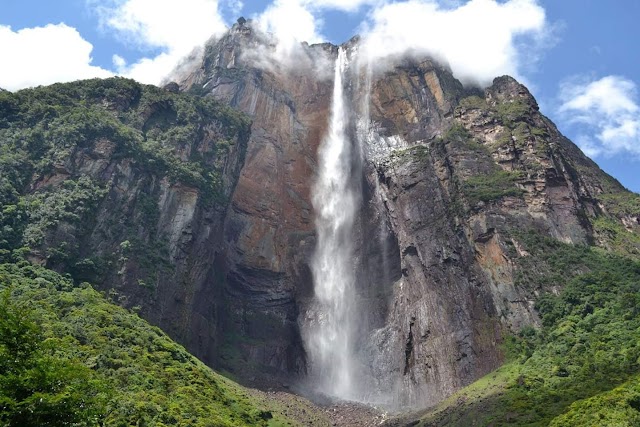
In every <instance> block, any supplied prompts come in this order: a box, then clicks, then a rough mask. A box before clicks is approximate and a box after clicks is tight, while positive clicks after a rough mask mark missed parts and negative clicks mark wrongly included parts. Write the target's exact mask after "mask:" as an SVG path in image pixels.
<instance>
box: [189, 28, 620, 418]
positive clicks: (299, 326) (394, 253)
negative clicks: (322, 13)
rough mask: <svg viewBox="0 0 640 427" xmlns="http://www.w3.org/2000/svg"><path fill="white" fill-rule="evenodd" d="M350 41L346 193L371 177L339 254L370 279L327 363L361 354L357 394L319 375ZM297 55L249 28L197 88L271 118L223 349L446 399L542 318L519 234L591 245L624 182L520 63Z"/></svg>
mask: <svg viewBox="0 0 640 427" xmlns="http://www.w3.org/2000/svg"><path fill="white" fill-rule="evenodd" d="M339 51H342V52H344V55H345V59H346V61H347V62H348V64H349V65H348V66H347V67H345V68H344V69H343V71H342V73H341V74H340V75H339V78H340V79H341V82H340V85H341V87H340V88H341V90H342V93H341V97H342V99H343V104H344V105H343V106H342V108H343V109H344V113H343V118H344V120H345V123H343V124H342V125H341V126H342V130H341V132H342V136H341V138H342V143H343V144H345V145H344V148H347V151H348V152H349V157H348V159H346V160H345V161H344V162H343V163H342V166H341V167H343V168H344V170H342V172H344V173H343V174H341V175H340V176H341V177H343V179H349V180H350V181H351V182H349V183H348V184H347V183H344V185H342V184H341V185H334V186H333V187H334V190H335V191H339V192H342V194H341V196H348V195H349V192H351V191H353V192H354V194H353V197H351V196H349V197H347V198H348V199H349V201H350V202H349V203H351V202H353V203H354V206H353V209H352V210H351V207H349V209H347V207H345V210H351V212H352V215H353V218H352V219H350V220H349V221H348V225H349V227H348V228H349V230H348V231H347V232H346V233H347V234H345V235H344V236H342V237H341V239H343V242H342V243H341V245H342V246H340V247H339V248H338V249H336V250H334V251H333V256H335V257H336V258H335V260H334V261H335V263H334V266H336V268H337V270H339V271H342V272H343V273H342V274H341V277H342V279H345V280H347V281H349V282H352V283H351V284H350V285H349V286H350V289H351V290H350V291H349V292H347V293H345V294H344V301H342V302H341V304H345V305H346V306H347V307H348V310H346V311H345V313H348V318H343V319H342V320H343V322H344V327H345V330H342V331H339V330H336V331H335V332H336V334H337V335H336V336H340V334H342V333H345V334H346V335H343V336H342V337H343V338H342V339H348V340H349V344H348V350H347V351H345V352H341V351H334V352H333V353H332V352H329V353H330V354H329V356H327V357H329V358H335V360H334V365H335V366H348V367H349V368H348V374H344V373H341V374H336V372H339V371H340V369H337V370H336V371H334V372H333V373H332V374H331V375H330V377H331V382H333V383H336V384H340V381H342V380H343V379H344V378H343V377H344V376H345V375H348V378H347V379H346V380H345V381H346V383H349V386H348V392H345V391H344V390H346V389H345V388H340V387H338V388H336V389H332V388H331V387H327V386H326V384H325V385H324V386H323V385H320V384H319V383H320V382H319V381H314V380H313V379H314V378H316V377H314V376H317V375H318V374H319V372H322V369H323V368H322V367H321V366H320V365H319V362H318V360H320V359H321V358H322V357H325V356H326V355H324V356H322V355H320V354H319V353H318V352H319V350H318V345H317V343H318V342H319V341H318V339H317V338H318V336H315V337H314V335H313V334H317V333H318V329H317V328H315V327H314V326H313V324H314V322H318V321H321V318H322V313H321V311H322V310H320V311H319V310H318V307H321V306H322V304H318V300H319V298H322V295H321V294H322V289H320V288H319V286H321V285H322V283H319V282H321V281H323V280H327V279H326V278H327V277H329V276H322V275H319V274H318V273H317V271H316V272H315V274H314V268H315V269H316V270H317V265H315V266H314V262H316V261H317V258H314V257H317V256H318V253H319V251H321V250H322V249H321V248H322V245H323V243H322V242H321V240H322V231H321V230H320V229H319V227H322V226H323V225H322V224H323V218H322V214H321V212H320V210H321V209H322V208H323V205H322V203H318V201H317V200H315V199H314V191H315V192H316V193H315V194H316V196H317V192H318V188H317V187H316V188H314V185H317V183H318V182H319V180H322V176H323V172H322V165H323V162H324V160H323V159H322V155H323V154H322V153H323V151H322V150H323V148H322V146H323V144H325V143H326V141H327V138H330V135H331V132H332V130H331V125H332V118H335V114H334V113H335V97H336V81H337V77H338V76H337V75H336V74H335V72H334V71H335V70H336V68H335V67H336V60H337V59H338V56H339V53H338V52H339ZM291 55H293V56H289V57H287V58H288V60H287V61H285V62H282V57H280V56H278V52H277V50H276V48H275V46H273V45H271V44H270V42H269V39H268V37H266V36H264V35H261V34H259V33H258V32H257V31H256V30H254V29H253V28H252V26H251V23H250V22H242V23H238V24H236V25H235V26H234V27H233V28H232V29H231V30H230V32H229V33H228V34H227V35H226V36H224V37H223V38H222V39H220V40H217V41H211V42H210V43H209V44H208V45H207V46H206V49H205V54H204V57H203V59H202V62H201V63H199V64H198V65H197V66H196V67H195V68H194V69H193V70H192V72H191V73H190V74H188V75H187V76H186V77H183V78H182V79H181V80H180V81H179V82H178V83H179V85H180V88H181V90H183V91H188V92H193V93H197V94H200V95H202V96H210V97H214V98H216V99H220V100H223V101H225V102H228V103H229V104H231V105H232V106H234V107H236V108H238V109H239V110H241V111H243V112H245V113H247V114H248V115H249V116H250V117H251V118H252V120H253V124H252V128H251V136H250V138H249V141H248V145H247V151H246V157H245V160H244V163H243V166H242V170H241V171H240V174H239V177H238V180H237V184H236V185H235V187H234V190H233V193H232V195H231V198H230V206H229V210H228V211H227V213H226V216H225V218H224V224H223V239H224V251H223V252H221V254H220V256H219V257H218V258H217V263H218V265H219V270H218V271H219V272H220V273H219V274H220V275H219V277H220V282H219V284H220V288H219V289H220V290H219V294H218V297H217V298H218V301H219V303H218V305H217V306H218V307H220V310H221V314H220V317H219V319H218V323H217V325H218V326H217V327H218V330H217V336H218V337H219V341H218V342H220V343H222V346H223V347H224V349H225V350H224V351H222V352H221V353H220V354H218V357H217V358H216V359H215V360H213V361H210V362H209V363H211V364H212V365H214V366H217V367H222V368H224V369H227V370H230V371H231V372H232V373H233V374H234V375H237V376H239V377H241V378H244V379H245V381H247V382H252V383H258V384H273V381H274V378H276V379H277V381H280V382H282V383H285V384H291V385H294V386H298V387H300V388H301V389H302V390H303V391H305V392H312V393H313V392H319V393H324V394H328V395H330V396H334V397H339V398H349V399H354V400H360V401H363V402H370V403H375V404H381V405H386V406H388V407H391V408H399V407H407V406H412V407H425V406H429V405H432V404H435V403H437V402H438V401H439V400H441V399H443V398H444V397H446V396H448V395H449V394H451V393H452V392H453V391H455V390H457V389H458V388H460V387H462V386H464V385H466V384H468V383H470V382H471V381H473V380H474V379H477V378H478V377H480V376H482V375H484V374H485V373H487V372H489V371H490V370H492V369H494V368H496V367H497V366H499V364H500V363H501V362H502V358H503V356H502V352H501V350H500V348H501V347H500V344H501V342H502V339H503V336H504V334H505V333H506V332H507V331H514V330H518V329H519V328H521V327H522V326H524V325H528V324H535V323H536V322H538V319H537V317H536V313H535V310H534V308H533V300H534V297H535V295H536V294H537V293H539V292H540V291H541V289H532V288H528V287H525V286H522V285H520V284H519V283H518V281H517V275H518V271H516V267H515V265H514V263H513V260H514V259H515V258H516V257H521V256H527V254H526V253H523V252H522V251H521V249H520V246H519V244H518V232H525V231H526V230H535V231H537V232H540V233H543V234H546V235H549V236H552V237H555V238H557V239H560V240H563V241H567V242H574V243H585V242H590V241H592V239H593V238H594V237H593V233H592V229H591V225H590V221H591V220H592V218H593V216H594V215H595V214H597V213H598V212H600V209H601V208H600V207H599V206H598V204H597V203H596V202H595V201H594V200H595V197H596V196H597V194H599V193H600V192H602V191H603V188H604V187H605V186H614V187H615V186H617V187H616V188H618V189H619V188H620V187H619V185H618V184H617V183H615V181H612V180H611V179H610V178H609V177H607V176H606V175H604V174H603V173H602V172H601V171H600V170H599V169H598V168H597V166H595V164H593V163H592V162H591V161H590V160H588V159H587V158H586V157H585V156H584V155H583V154H582V153H581V152H580V151H579V150H578V149H577V148H576V147H575V146H574V145H573V144H572V143H571V142H570V141H568V140H566V139H565V138H564V137H562V135H560V134H559V133H558V131H557V129H556V128H555V126H554V125H553V124H552V123H551V122H549V121H548V120H547V119H546V118H545V117H544V116H542V115H541V114H540V113H539V112H538V107H537V104H536V103H535V100H534V99H533V98H532V97H531V95H530V94H529V92H528V91H527V90H526V88H524V87H523V86H522V85H520V84H518V83H517V82H515V80H513V79H511V78H509V77H500V78H498V79H496V80H495V81H494V83H493V85H492V86H490V87H489V88H487V89H486V90H482V89H478V88H473V87H463V86H462V84H460V82H458V81H457V80H456V79H455V78H454V77H453V76H452V75H451V73H450V72H449V71H448V70H447V69H446V67H443V66H441V65H439V64H437V63H435V62H433V61H431V60H429V59H423V60H415V59H397V60H395V61H394V62H393V63H392V64H391V65H389V64H385V67H384V68H381V67H377V66H376V64H368V63H367V62H366V58H364V57H360V55H361V53H360V52H359V51H358V40H357V39H354V40H352V41H350V42H349V43H346V44H345V45H343V46H342V47H341V48H340V49H339V48H338V47H336V46H332V45H328V44H323V45H314V46H308V45H302V46H300V48H299V50H297V51H294V53H293V54H291ZM339 200H342V203H344V198H343V199H339ZM185 215H188V211H185V212H183V213H182V214H181V217H183V218H184V217H185ZM345 245H346V246H348V248H349V250H347V251H343V250H341V249H344V247H345ZM325 255H326V256H328V257H329V261H327V262H328V263H329V264H331V260H330V256H331V255H332V254H331V253H328V254H325ZM345 258H346V259H345ZM314 259H315V260H316V261H314ZM345 266H349V267H350V268H351V269H350V270H349V271H347V272H346V273H344V268H345ZM345 274H346V276H347V277H346V278H345ZM323 277H324V278H323ZM325 315H326V313H325ZM314 328H315V329H314ZM345 337H347V338H345ZM325 341H326V340H325ZM314 343H315V344H314ZM188 345H190V348H191V349H192V350H194V351H196V352H197V353H202V352H207V349H206V348H203V347H202V346H201V345H200V344H199V343H194V342H188ZM345 358H346V359H348V360H345ZM327 363H328V362H326V361H325V362H322V364H327ZM324 369H325V371H326V367H325V368H324ZM336 375H337V377H335V378H334V376H336ZM341 390H342V391H341Z"/></svg>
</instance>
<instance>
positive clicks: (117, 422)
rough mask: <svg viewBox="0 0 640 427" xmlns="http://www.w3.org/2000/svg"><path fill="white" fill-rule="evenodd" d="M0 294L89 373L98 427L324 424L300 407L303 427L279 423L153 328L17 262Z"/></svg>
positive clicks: (271, 410)
mask: <svg viewBox="0 0 640 427" xmlns="http://www.w3.org/2000/svg"><path fill="white" fill-rule="evenodd" d="M0 287H1V288H3V289H7V288H8V289H10V293H11V298H10V301H11V303H12V304H15V305H16V306H17V307H20V310H21V311H25V312H33V314H34V318H36V319H38V323H39V324H40V326H41V328H42V330H43V335H44V337H45V338H46V340H47V341H48V342H50V343H53V344H54V345H53V346H50V347H51V348H54V349H55V354H53V355H52V356H54V357H56V358H58V359H62V360H74V361H80V362H82V363H83V364H84V365H85V366H87V367H88V368H90V370H91V372H92V380H93V381H95V382H96V383H97V384H101V386H100V387H98V388H99V390H98V391H99V392H100V393H101V395H102V398H103V399H102V400H105V399H106V403H105V402H103V403H102V406H100V407H99V409H100V411H99V412H100V413H99V414H98V415H99V419H101V421H102V422H103V423H104V425H106V426H129V425H144V426H162V425H185V426H186V425H189V426H244V425H251V426H254V425H255V426H259V425H264V426H267V425H268V426H278V425H296V424H303V425H310V424H312V423H313V424H318V425H321V424H323V423H324V420H323V419H322V417H320V416H318V415H317V414H313V413H312V411H311V410H310V408H307V407H305V408H304V409H306V410H307V411H308V412H309V418H308V419H307V420H304V419H303V420H298V421H294V420H290V419H287V418H286V417H285V416H284V415H282V413H281V412H282V411H283V410H284V407H283V405H282V404H281V403H276V402H272V401H270V400H269V399H268V398H267V397H265V396H264V395H257V394H254V392H252V391H250V390H247V389H245V388H243V387H241V386H239V385H237V384H235V383H233V382H232V381H230V380H228V379H226V378H224V377H222V376H220V375H218V374H216V373H214V372H213V371H212V370H211V369H209V368H208V367H206V366H205V365H204V364H203V363H201V362H200V361H199V360H197V359H196V358H195V357H193V356H191V355H190V354H189V353H187V351H186V350H185V349H184V348H183V347H181V346H180V345H178V344H176V343H175V342H173V341H172V340H171V339H170V338H169V337H167V335H166V334H164V333H163V332H162V331H161V330H160V329H158V328H156V327H153V326H151V325H149V324H148V323H147V322H146V321H144V320H142V319H141V318H139V317H138V316H137V315H135V314H133V313H131V312H129V311H127V310H125V309H123V308H121V307H119V306H117V305H115V304H112V303H111V302H109V301H108V300H107V299H105V298H104V297H103V295H102V294H100V293H99V292H97V291H95V290H94V289H93V288H91V286H89V285H88V284H83V285H82V286H80V287H74V286H73V283H72V282H71V280H70V279H68V278H65V277H63V276H61V275H59V274H57V273H55V272H52V271H50V270H47V269H44V268H41V267H37V266H33V265H30V264H28V263H27V262H20V263H18V264H4V265H0ZM4 374H5V373H4V372H0V379H2V375H4ZM0 394H1V392H0ZM1 400H2V396H0V401H1ZM293 403H295V402H293ZM299 405H303V406H304V403H299ZM0 421H1V420H0ZM0 425H1V423H0Z"/></svg>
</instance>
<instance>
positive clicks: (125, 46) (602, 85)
mask: <svg viewBox="0 0 640 427" xmlns="http://www.w3.org/2000/svg"><path fill="white" fill-rule="evenodd" d="M0 6H1V7H0V56H1V57H2V63H3V65H2V67H0V87H4V88H8V89H10V90H16V89H19V88H21V87H26V86H32V85H37V84H49V83H52V82H54V81H68V80H74V79H78V78H88V77H94V76H99V77H106V76H108V75H112V74H121V75H126V76H130V77H133V78H136V79H138V80H141V81H145V82H149V83H157V82H159V80H160V79H161V77H163V76H164V75H166V74H167V72H168V71H169V70H171V69H172V68H173V66H174V65H175V63H176V61H177V60H178V59H179V58H181V57H182V56H184V55H185V54H187V53H189V52H190V51H191V50H192V49H193V48H194V47H195V46H197V45H201V44H202V43H203V42H204V41H205V40H206V39H207V38H208V37H209V36H211V35H213V34H220V33H221V32H222V31H224V29H225V27H226V25H229V24H230V23H232V22H234V21H235V19H236V18H237V17H238V16H241V15H242V16H245V17H254V18H256V19H257V20H258V21H259V22H260V24H261V25H262V26H263V27H264V28H265V29H267V30H269V31H272V32H274V33H276V35H277V37H278V39H279V40H280V41H281V43H282V44H283V45H285V44H286V43H287V42H290V41H291V40H293V39H304V40H309V41H311V42H314V41H321V40H327V41H331V42H333V43H341V42H344V41H346V40H348V39H349V38H350V37H351V36H352V35H354V34H356V33H365V34H369V35H370V39H371V40H376V45H377V46H385V48H384V49H385V50H389V49H391V50H393V49H396V48H398V49H400V51H402V49H404V48H409V47H412V48H419V49H423V50H424V51H425V52H430V53H433V54H434V55H440V56H441V57H442V58H445V59H446V60H447V61H448V62H449V63H450V64H451V66H452V69H453V71H454V74H456V76H457V77H459V78H461V79H463V80H466V81H475V82H479V83H481V84H486V83H487V82H488V81H490V76H494V75H496V74H504V73H509V74H512V75H515V77H516V78H518V79H519V80H521V81H523V82H524V83H525V84H526V85H527V86H528V87H529V88H530V90H531V91H532V92H533V93H534V95H535V96H536V98H537V100H538V102H539V104H540V106H541V109H542V112H543V113H544V114H546V115H547V116H549V117H550V118H551V119H552V120H554V122H555V123H556V124H557V125H558V127H559V128H560V130H561V131H562V132H563V133H564V134H565V135H567V136H568V137H569V138H570V139H572V140H573V141H574V142H576V143H577V144H578V145H580V146H581V148H583V150H584V151H585V152H587V154H588V155H590V156H591V157H592V158H593V159H594V160H596V162H597V163H598V164H599V165H600V166H601V167H602V168H603V169H604V170H606V171H607V172H609V173H610V174H612V175H613V176H615V177H616V178H618V179H619V180H620V181H621V182H622V183H623V185H625V186H626V187H627V188H629V189H631V190H633V191H636V192H640V173H638V167H639V166H640V96H639V93H638V91H639V88H638V85H640V55H638V48H637V41H638V40H640V25H638V23H637V20H638V18H640V1H637V0H617V1H610V2H606V1H604V0H538V1H536V0H501V1H497V0H471V1H470V2H467V1H463V0H402V1H394V0H315V1H311V0H273V1H249V0H245V1H244V2H242V1H238V0H181V1H178V0H60V1H51V0H0ZM451 28H454V30H455V31H454V30H452V29H451ZM376 37H377V38H376ZM385 43H389V44H388V45H385ZM474 43H480V44H479V45H474Z"/></svg>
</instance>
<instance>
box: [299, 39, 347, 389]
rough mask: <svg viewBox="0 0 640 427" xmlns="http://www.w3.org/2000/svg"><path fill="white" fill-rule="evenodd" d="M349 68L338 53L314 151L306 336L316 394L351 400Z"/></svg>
mask: <svg viewBox="0 0 640 427" xmlns="http://www.w3.org/2000/svg"><path fill="white" fill-rule="evenodd" d="M347 67H348V62H347V55H346V53H345V51H344V50H343V49H342V48H340V49H339V51H338V58H337V60H336V63H335V80H334V88H333V99H332V105H331V116H330V122H329V132H328V134H327V136H326V137H325V139H324V140H323V141H322V144H321V146H320V149H319V155H318V157H319V168H318V172H319V173H318V178H317V181H316V183H315V185H314V186H313V188H312V202H313V206H314V209H315V212H316V230H317V246H316V250H315V253H314V256H313V259H312V272H313V280H314V289H315V302H314V304H315V306H314V307H313V311H314V313H315V317H316V319H315V320H314V321H313V322H312V324H310V325H309V329H308V331H307V334H306V335H307V336H306V340H307V350H308V353H309V357H310V361H311V371H312V378H313V380H314V382H315V384H314V385H315V387H316V389H317V390H318V391H320V392H322V393H326V394H328V395H331V396H335V397H339V398H343V399H353V398H354V397H355V390H354V388H355V384H354V375H355V369H356V367H355V366H354V364H355V363H354V348H353V347H354V342H353V341H354V340H353V337H354V312H355V311H356V308H355V307H354V306H353V305H354V300H355V298H354V297H355V292H354V289H353V288H354V282H355V273H354V270H355V269H354V265H353V244H352V228H353V224H354V217H355V213H356V210H357V196H356V194H355V191H354V189H353V188H352V174H351V165H352V147H351V143H350V140H349V137H348V132H347V125H348V122H349V120H348V113H347V111H346V108H345V97H344V82H343V77H344V76H345V74H346V72H347Z"/></svg>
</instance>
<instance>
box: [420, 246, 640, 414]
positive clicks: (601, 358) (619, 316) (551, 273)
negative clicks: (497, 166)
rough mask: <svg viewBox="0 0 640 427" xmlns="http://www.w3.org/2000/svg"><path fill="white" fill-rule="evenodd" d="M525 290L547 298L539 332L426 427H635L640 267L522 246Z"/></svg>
mask: <svg viewBox="0 0 640 427" xmlns="http://www.w3.org/2000/svg"><path fill="white" fill-rule="evenodd" d="M519 240H521V241H522V242H523V244H524V245H525V247H526V249H527V251H528V252H529V253H530V254H531V255H530V256H528V257H524V258H521V259H520V260H519V263H520V268H521V271H526V272H529V274H528V275H522V276H521V277H520V281H521V283H522V284H527V283H529V284H533V283H546V284H547V285H551V284H552V283H553V282H557V281H562V283H566V284H565V285H564V288H563V290H562V292H561V293H560V294H559V295H557V296H555V295H551V294H545V295H543V296H542V297H541V298H540V299H539V301H538V304H537V308H538V310H539V312H540V315H541V317H542V319H543V327H542V328H541V329H540V330H534V329H532V328H529V329H525V330H523V331H522V332H521V334H520V336H518V337H512V338H511V339H510V340H508V343H507V346H508V349H507V351H508V353H510V355H511V358H510V359H511V361H510V362H508V363H507V364H505V365H504V366H503V367H501V368H500V369H498V370H496V371H494V372H492V373H490V374H489V375H487V376H486V377H484V378H482V379H480V380H479V381H477V382H475V383H473V384H472V385H470V386H468V387H466V388H464V389H463V390H461V391H459V392H458V393H456V394H455V395H453V396H451V397H450V398H449V399H447V400H446V401H445V402H442V403H441V404H440V405H438V406H437V407H436V408H434V409H432V410H431V411H429V412H428V413H426V414H424V415H423V416H422V417H421V421H420V423H419V425H424V426H431V425H437V426H502V425H510V426H547V425H553V426H572V425H585V426H602V425H612V426H613V425H615V426H635V425H640V316H639V315H640V263H639V262H637V261H635V260H632V259H629V258H625V257H622V256H618V255H614V254H611V253H607V252H605V251H603V250H601V249H597V248H590V247H581V246H572V245H566V244H562V243H560V242H557V241H555V240H552V239H546V238H542V237H539V236H536V235H534V234H524V235H521V236H520V237H519Z"/></svg>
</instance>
